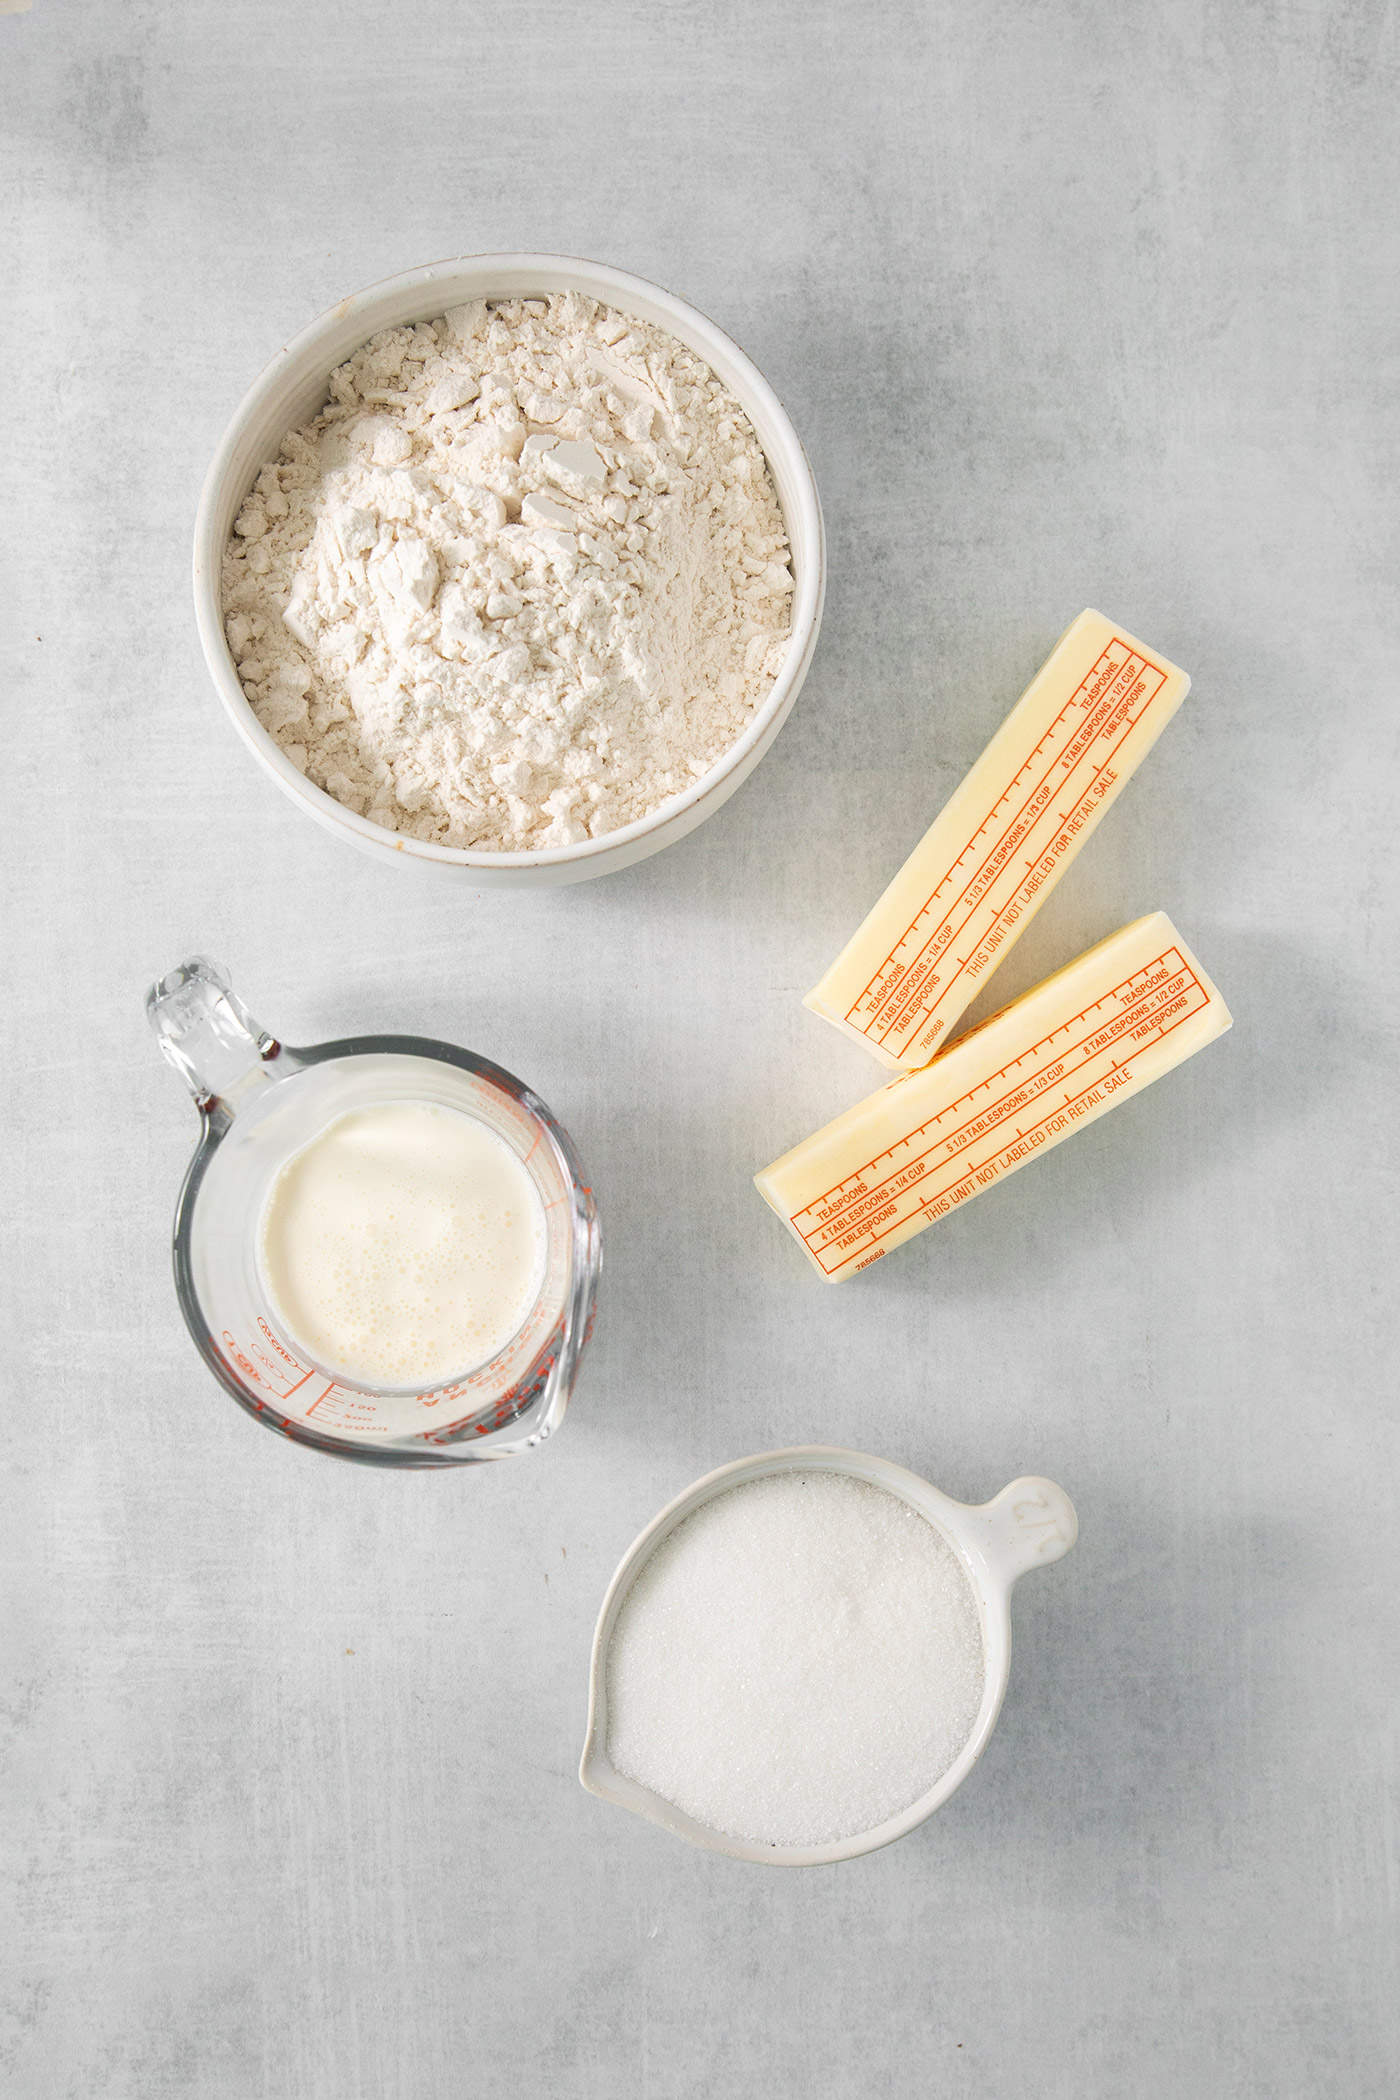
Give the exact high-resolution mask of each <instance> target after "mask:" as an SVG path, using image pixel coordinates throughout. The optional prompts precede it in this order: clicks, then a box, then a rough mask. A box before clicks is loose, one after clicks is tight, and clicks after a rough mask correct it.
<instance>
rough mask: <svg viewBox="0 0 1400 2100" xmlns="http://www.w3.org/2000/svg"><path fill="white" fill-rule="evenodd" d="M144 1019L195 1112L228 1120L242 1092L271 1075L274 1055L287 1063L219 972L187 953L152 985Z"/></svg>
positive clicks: (270, 1038) (252, 1087)
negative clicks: (190, 1097)
mask: <svg viewBox="0 0 1400 2100" xmlns="http://www.w3.org/2000/svg"><path fill="white" fill-rule="evenodd" d="M146 1018H147V1019H148V1020H149V1022H150V1024H151V1027H152V1028H153V1029H154V1031H155V1037H156V1041H157V1042H158V1043H159V1044H160V1047H161V1053H162V1055H163V1056H164V1057H165V1058H166V1060H167V1061H168V1062H169V1063H170V1064H172V1065H173V1066H174V1067H175V1070H176V1071H177V1072H178V1073H179V1075H180V1077H181V1078H182V1079H183V1080H184V1082H185V1084H186V1086H187V1087H188V1088H189V1090H190V1092H191V1093H192V1094H193V1095H194V1098H195V1101H196V1103H197V1105H198V1107H199V1109H200V1112H201V1113H202V1114H203V1115H206V1116H213V1115H215V1114H217V1113H219V1112H220V1111H222V1113H223V1114H224V1115H225V1116H226V1117H228V1118H230V1119H231V1118H232V1117H233V1116H235V1115H236V1114H237V1113H238V1109H239V1106H240V1104H241V1102H242V1101H243V1100H244V1099H245V1098H246V1096H247V1095H248V1094H249V1093H250V1092H252V1091H254V1090H255V1089H256V1088H258V1087H260V1086H261V1085H262V1084H263V1083H264V1082H265V1081H267V1080H269V1079H271V1078H272V1077H273V1076H274V1075H273V1074H272V1072H270V1071H269V1070H268V1067H269V1065H270V1064H271V1062H272V1060H273V1059H274V1058H276V1059H279V1060H280V1063H281V1065H283V1066H286V1065H288V1064H289V1063H291V1062H292V1060H291V1059H290V1058H289V1057H288V1054H287V1052H286V1051H285V1050H283V1048H282V1046H281V1044H280V1043H279V1042H278V1041H277V1038H276V1037H275V1036H271V1035H269V1034H268V1032H267V1030H266V1029H265V1028H260V1027H259V1026H258V1023H257V1022H256V1021H255V1020H254V1019H253V1017H252V1015H251V1014H250V1013H249V1012H248V1009H247V1007H246V1006H245V1005H244V1004H243V1001H242V1000H241V999H240V998H239V997H238V996H237V994H236V993H235V992H234V991H233V990H232V988H231V987H230V985H229V983H228V981H227V979H226V978H225V977H224V975H223V972H222V971H221V970H219V969H218V968H217V967H216V966H215V964H213V963H211V962H210V961H208V959H207V958H206V957H204V956H202V955H196V956H192V957H191V958H190V959H189V961H188V962H182V963H180V964H178V965H177V967H176V968H175V969H173V970H167V972H166V974H165V975H164V977H162V978H160V979H159V980H158V982H157V983H155V984H153V985H152V986H151V989H150V990H149V991H148V992H147V994H146Z"/></svg>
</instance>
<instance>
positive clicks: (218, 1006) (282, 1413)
mask: <svg viewBox="0 0 1400 2100" xmlns="http://www.w3.org/2000/svg"><path fill="white" fill-rule="evenodd" d="M146 1011H147V1015H148V1017H149V1019H150V1022H151V1026H152V1028H153V1029H154V1031H155V1034H156V1039H157V1041H158V1042H159V1044H160V1047H161V1050H162V1052H163V1054H164V1055H165V1057H166V1058H167V1059H168V1060H169V1062H170V1063H171V1064H172V1065H173V1066H174V1067H175V1069H176V1071H177V1072H179V1074H180V1076H181V1077H182V1079H184V1081H185V1083H186V1084H187V1086H188V1087H189V1089H190V1092H191V1093H192V1094H193V1096H194V1099H195V1105H196V1107H197V1108H198V1110H199V1115H200V1126H201V1128H200V1138H199V1144H198V1146H197V1147H196V1149H195V1154H194V1158H193V1159H192V1160H191V1161H190V1165H189V1169H188V1171H187V1173H186V1175H185V1179H184V1184H183V1186H182V1188H181V1190H180V1195H179V1200H178V1202H177V1203H176V1207H175V1230H174V1242H173V1251H174V1261H175V1290H176V1295H177V1297H178V1298H179V1301H180V1310H181V1312H182V1313H183V1314H184V1317H185V1324H186V1326H187V1327H188V1328H189V1331H190V1333H191V1335H192V1336H193V1337H194V1341H195V1345H196V1347H197V1348H198V1350H199V1352H200V1355H201V1356H202V1357H203V1358H204V1360H205V1362H206V1363H207V1364H208V1366H209V1368H210V1370H211V1371H213V1373H214V1375H215V1377H216V1378H217V1379H218V1380H219V1382H220V1384H221V1385H222V1386H223V1387H224V1389H225V1391H226V1392H229V1393H231V1394H232V1395H233V1398H234V1399H235V1400H236V1401H237V1402H238V1404H239V1406H240V1407H244V1408H246V1409H247V1410H248V1412H249V1414H251V1415H253V1416H254V1417H255V1418H256V1419H257V1420H258V1421H260V1422H263V1423H265V1424H266V1425H267V1427H268V1428H269V1429H276V1430H279V1431H280V1432H281V1433H282V1434H283V1435H284V1436H287V1437H290V1438H291V1439H292V1441H293V1442H294V1443H298V1444H307V1445H309V1446H310V1447H311V1448H312V1449H313V1450H316V1451H329V1452H331V1453H333V1454H334V1455H335V1456H336V1457H338V1458H350V1459H356V1460H358V1461H360V1462H361V1463H363V1464H366V1465H380V1466H450V1465H463V1464H469V1463H470V1462H471V1461H473V1460H475V1459H486V1458H508V1457H513V1456H515V1455H517V1454H518V1453H520V1452H524V1451H529V1450H531V1449H533V1447H534V1446H535V1445H536V1444H539V1443H542V1442H543V1441H544V1439H545V1438H546V1437H547V1436H549V1435H550V1434H551V1433H552V1432H553V1431H554V1430H555V1429H556V1428H557V1427H558V1425H559V1422H560V1420H561V1418H562V1416H563V1413H564V1409H565V1408H566V1406H567V1405H568V1401H569V1395H570V1393H571V1392H572V1390H573V1386H574V1380H575V1379H576V1377H577V1376H578V1368H579V1361H580V1358H581V1357H582V1355H583V1351H584V1347H585V1345H586V1343H587V1341H588V1337H589V1334H590V1333H591V1331H592V1325H593V1302H594V1294H595V1291H596V1288H597V1282H598V1272H599V1267H600V1247H599V1239H598V1217H597V1210H596V1208H595V1205H594V1201H593V1193H592V1190H591V1189H589V1188H588V1187H587V1186H586V1185H585V1183H584V1181H583V1177H582V1174H581V1171H580V1169H579V1164H578V1159H577V1157H576V1155H575V1152H574V1148H573V1145H572V1143H571V1141H570V1139H569V1136H568V1134H567V1132H566V1131H564V1130H563V1129H561V1127H560V1125H559V1124H558V1123H556V1121H555V1120H554V1118H553V1116H552V1115H551V1114H550V1112H549V1110H548V1109H547V1108H546V1107H545V1105H544V1103H543V1102H542V1101H541V1100H539V1098H538V1097H537V1096H536V1095H535V1094H533V1093H531V1091H530V1089H529V1088H528V1087H526V1086H524V1085H522V1084H521V1082H520V1081H519V1080H518V1079H514V1078H512V1077H511V1075H510V1073H509V1072H504V1071H502V1070H501V1068H500V1066H499V1065H493V1064H489V1063H487V1061H486V1060H485V1059H484V1058H480V1057H473V1056H472V1055H471V1054H470V1052H469V1051H466V1050H459V1049H457V1048H456V1047H455V1045H453V1044H451V1043H439V1042H433V1041H430V1040H429V1039H427V1038H426V1037H422V1036H413V1035H364V1036H350V1037H347V1038H345V1039H344V1040H342V1041H338V1042H330V1043H315V1044H312V1045H310V1046H309V1047H305V1048H300V1049H293V1048H290V1047H289V1046H288V1045H287V1044H285V1043H281V1042H279V1041H278V1040H277V1039H276V1037H275V1036H272V1035H269V1034H268V1033H267V1031H266V1030H265V1029H263V1028H260V1027H259V1025H258V1023H257V1022H256V1021H254V1020H253V1019H252V1018H251V1016H250V1015H249V1014H248V1012H247V1010H246V1008H245V1007H244V1005H243V1003H242V1001H241V1000H240V999H238V998H237V997H236V996H235V994H234V993H233V991H232V990H231V989H230V987H229V985H228V983H227V982H226V981H225V979H224V978H223V976H222V975H221V974H220V972H219V971H218V970H217V969H216V968H215V966H214V965H213V964H212V963H210V962H208V961H206V960H204V959H203V958H200V957H196V958H194V959H192V960H191V961H189V962H184V963H181V964H180V965H179V967H178V968H177V969H174V970H171V971H170V972H169V973H168V974H167V975H166V976H164V977H162V978H161V979H160V981H159V983H158V984H155V985H153V986H152V987H151V989H150V991H149V992H148V993H147V995H146ZM388 1101H416V1102H428V1103H431V1104H433V1105H435V1106H438V1107H442V1108H450V1109H457V1110H460V1111H462V1112H464V1113H466V1114H467V1115H470V1116H474V1117H476V1118H477V1120H478V1121H480V1122H483V1123H485V1124H487V1125H488V1126H489V1128H490V1129H492V1130H493V1131H495V1132H496V1134H497V1135H498V1136H499V1137H501V1138H503V1139H504V1140H505V1142H506V1144H508V1145H509V1146H510V1148H511V1150H512V1151H513V1152H514V1153H515V1154H516V1156H517V1157H518V1158H519V1159H520V1160H521V1161H522V1162H523V1163H524V1165H525V1167H526V1169H527V1170H528V1172H529V1174H530V1177H531V1179H532V1180H533V1182H534V1184H535V1187H536V1189H537V1190H538V1192H539V1197H540V1202H541V1204H542V1205H543V1206H544V1212H545V1226H546V1243H547V1244H546V1255H545V1272H544V1280H543V1282H542V1284H541V1286H540V1290H539V1295H538V1297H537V1298H536V1300H535V1303H534V1305H533V1307H532V1308H531V1310H530V1312H529V1314H528V1315H527V1316H526V1319H525V1323H524V1325H523V1326H522V1327H521V1328H520V1329H519V1331H518V1332H517V1333H516V1334H515V1335H514V1336H513V1338H512V1339H511V1340H510V1341H509V1342H508V1343H507V1344H506V1346H505V1348H504V1349H503V1350H502V1351H501V1352H500V1354H499V1355H497V1356H495V1357H493V1358H492V1359H491V1361H490V1362H489V1363H486V1364H482V1365H480V1366H479V1367H478V1368H477V1369H475V1370H473V1371H469V1372H466V1373H464V1374H463V1375H462V1376H460V1377H458V1378H455V1379H453V1380H451V1381H450V1382H448V1383H446V1384H443V1385H439V1386H435V1387H432V1388H429V1389H427V1390H422V1391H420V1390H406V1389H405V1390H396V1389H381V1388H377V1387H372V1386H365V1385H360V1384H357V1383H355V1382H354V1381H353V1380H351V1379H348V1378H346V1377H345V1376H344V1375H342V1374H337V1373H335V1372H333V1371H332V1370H330V1369H328V1368H327V1367H325V1366H323V1365H320V1364H317V1363H316V1362H314V1361H313V1360H312V1359H311V1357H310V1356H309V1354H308V1352H307V1351H306V1349H305V1348H304V1346H303V1345H302V1344H301V1343H300V1342H298V1341H295V1340H293V1338H292V1337H291V1336H290V1335H289V1334H288V1333H287V1331H286V1329H285V1327H284V1325H283V1323H282V1321H281V1319H280V1317H279V1316H278V1315H277V1313H276V1312H275V1311H274V1308H273V1305H272V1301H271V1298H270V1296H269V1294H268V1291H267V1288H266V1286H265V1284H264V1282H263V1279H262V1276H261V1273H260V1269H259V1264H258V1228H259V1223H260V1220H261V1217H262V1210H263V1205H264V1203H265V1201H266V1198H267V1195H268V1192H269V1190H270V1188H271V1186H272V1183H273V1181H274V1179H275V1178H276V1175H277V1173H278V1171H279V1169H280V1168H281V1167H282V1166H283V1165H284V1164H285V1162H286V1161H287V1160H288V1159H289V1158H290V1157H291V1156H292V1154H293V1153H295V1152H297V1151H299V1150H300V1149H301V1147H302V1146H304V1145H306V1144H309V1143H310V1141H311V1140H312V1139H313V1138H314V1137H315V1136H316V1135H317V1134H318V1132H320V1131H322V1130H324V1129H325V1127H326V1125H327V1124H328V1123H331V1122H333V1121H334V1120H335V1119H336V1118H337V1117H339V1116H342V1115H345V1114H348V1113H349V1112H351V1111H352V1110H356V1109H364V1108H368V1107H372V1106H374V1105H377V1104H379V1103H382V1102H388Z"/></svg>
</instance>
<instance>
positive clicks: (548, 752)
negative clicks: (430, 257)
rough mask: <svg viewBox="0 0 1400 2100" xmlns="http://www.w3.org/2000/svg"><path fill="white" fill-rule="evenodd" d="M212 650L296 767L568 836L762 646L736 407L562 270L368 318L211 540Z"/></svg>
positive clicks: (660, 776)
mask: <svg viewBox="0 0 1400 2100" xmlns="http://www.w3.org/2000/svg"><path fill="white" fill-rule="evenodd" d="M223 586H224V611H225V623H226V631H227V634H228V640H229V645H230V647H231V649H232V650H233V653H234V657H235V659H236V661H237V664H238V670H239V675H240V677H241V679H242V681H243V686H244V690H245V691H246V693H247V695H248V698H249V700H250V701H251V703H252V705H253V707H254V709H255V711H256V713H257V715H258V717H259V719H260V721H261V722H262V723H263V725H264V727H265V728H266V729H268V730H269V731H270V732H271V733H272V735H273V736H274V737H275V738H276V740H277V742H278V744H279V745H280V746H281V747H282V749H283V750H284V751H285V752H286V753H287V754H288V756H289V757H290V758H291V759H292V761H293V762H294V764H296V765H297V766H299V767H300V768H301V770H302V771H303V772H304V773H306V774H307V775H308V776H309V778H310V779H312V780H313V781H315V782H316V784H317V785H318V786H320V787H323V788H325V789H326V791H327V792H328V793H329V794H331V795H333V796H334V797H335V798H336V800H337V801H339V802H342V803H344V804H345V805H346V807H348V808H350V809H353V810H357V811H358V812H359V813H360V814H361V815H363V816H367V817H370V818H372V819H373V820H374V821H375V822H376V823H379V824H383V825H386V826H388V827H389V828H390V829H392V830H395V831H400V832H407V833H410V834H412V835H413V836H415V837H418V838H423V839H435V840H437V841H439V842H441V843H442V844H445V845H451V846H462V847H474V848H476V849H478V850H487V851H492V850H495V851H508V850H521V849H527V848H539V847H552V846H562V845H570V844H574V843H576V842H578V841H580V840H582V839H585V838H591V837H598V836H599V835H601V834H603V833H605V832H608V831H612V830H615V829H616V828H617V827H618V826H619V825H622V824H626V823H630V822H631V821H632V820H633V819H634V818H637V817H640V816H643V815H645V814H647V813H648V812H649V811H651V810H653V809H655V808H656V807H657V806H658V804H660V803H662V802H664V801H665V800H666V799H667V798H668V797H669V796H671V795H674V794H677V793H679V792H680V791H681V790H682V789H684V788H687V787H689V786H691V785H692V784H693V783H694V781H695V780H696V779H697V778H698V777H699V776H700V775H702V774H703V773H705V772H707V771H708V770H709V768H710V767H711V766H712V765H713V764H714V763H715V761H716V760H717V759H718V758H719V757H720V756H721V755H722V754H723V753H724V751H725V750H727V749H728V747H729V746H730V745H731V744H732V743H733V742H734V741H735V739H736V738H737V737H738V736H740V735H741V734H742V732H743V730H744V728H745V727H746V726H747V724H748V722H749V721H750V719H751V718H752V715H753V711H754V708H755V705H756V703H757V702H758V701H759V699H760V698H761V697H762V695H763V694H764V693H765V691H766V690H767V689H768V686H769V685H770V683H771V681H772V679H773V677H774V675H775V673H776V672H777V670H778V668H779V665H780V663H781V661H782V656H783V649H784V644H785V641H786V638H787V635H788V630H789V622H790V616H791V607H792V574H791V570H790V568H789V566H788V545H787V538H786V534H785V531H784V527H783V520H782V513H781V511H780V509H779V506H778V501H777V497H776V495H775V492H774V489H773V485H772V482H771V480H770V478H769V474H768V469H767V465H766V462H765V461H764V458H763V454H762V451H761V449H760V447H759V445H758V441H757V439H756V437H755V436H754V433H753V430H752V428H751V426H750V424H749V423H748V421H747V419H746V418H745V416H744V413H743V411H742V410H741V409H740V407H739V406H738V404H737V403H736V402H735V401H734V400H733V399H732V397H731V396H730V395H728V394H727V393H726V392H725V390H724V388H723V387H722V386H721V384H720V382H719V380H718V379H717V378H716V377H715V375H714V374H713V372H712V371H711V370H710V369H709V367H708V366H707V365H706V364H704V363H703V362H702V360H701V359H699V358H698V357H696V356H695V355H694V354H693V353H692V352H691V351H689V350H687V349H686V348H685V346H684V345H683V344H681V343H679V342H677V341H676V340H675V338H674V337H671V336H668V335H666V334H664V333H663V332H662V331H661V330H659V329H656V328H652V327H650V326H648V325H646V324H643V323H641V322H637V321H629V320H627V319H625V318H624V317H623V316H622V315H621V314H619V313H616V312H614V311H613V310H612V309H610V308H608V307H605V306H600V305H598V304H597V303H596V302H595V301H593V300H591V299H585V298H581V297H578V296H575V295H572V294H568V295H561V296H556V297H554V298H550V299H528V300H518V301H508V302H500V303H496V302H493V303H491V304H476V305H472V306H467V307H461V308H458V309H457V310H456V311H454V312H452V313H449V314H447V315H446V316H445V317H444V318H443V319H442V320H439V321H435V322H432V323H420V324H418V325H417V326H415V327H411V328H394V329H389V330H387V331H386V332H385V333H384V334H382V335H378V336H375V337H374V339H373V340H372V341H371V342H369V343H367V344H366V345H365V346H364V348H363V349H362V350H360V351H359V352H358V353H357V354H356V356H354V357H353V358H351V360H350V361H349V363H348V364H345V365H342V366H341V367H340V368H339V370H338V371H336V372H334V373H333V374H332V375H331V381H330V400H329V403H328V405H327V406H326V407H325V408H324V409H323V410H322V412H321V413H320V414H319V415H318V416H317V417H316V418H315V420H314V421H313V422H312V423H310V424H308V425H307V426H306V428H305V429H303V430H299V431H294V432H292V433H291V434H290V435H289V436H288V437H287V439H286V440H285V442H284V444H283V447H282V453H281V457H280V458H279V459H278V460H277V461H276V462H275V463H274V464H273V465H270V466H267V467H265V468H264V469H263V470H262V472H261V473H260V474H259V476H258V479H257V483H256V486H255V487H254V489H253V491H252V493H251V494H250V495H249V497H248V499H247V501H246V503H245V504H244V506H243V509H242V510H241V512H240V513H239V516H238V519H237V523H236V526H235V530H234V535H233V538H232V539H231V541H230V543H229V548H228V552H227V555H226V557H225V562H224V577H223Z"/></svg>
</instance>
